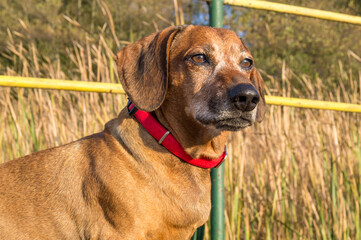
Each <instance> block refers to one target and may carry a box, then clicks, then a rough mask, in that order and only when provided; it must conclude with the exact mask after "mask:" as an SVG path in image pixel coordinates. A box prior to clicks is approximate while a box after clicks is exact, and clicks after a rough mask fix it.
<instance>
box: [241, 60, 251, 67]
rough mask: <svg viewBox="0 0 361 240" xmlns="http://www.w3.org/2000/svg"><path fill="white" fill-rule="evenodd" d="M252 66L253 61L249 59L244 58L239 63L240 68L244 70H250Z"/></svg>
mask: <svg viewBox="0 0 361 240" xmlns="http://www.w3.org/2000/svg"><path fill="white" fill-rule="evenodd" d="M252 65H253V61H252V60H251V59H249V58H245V59H243V60H242V62H241V67H242V68H245V69H249V68H251V67H252Z"/></svg>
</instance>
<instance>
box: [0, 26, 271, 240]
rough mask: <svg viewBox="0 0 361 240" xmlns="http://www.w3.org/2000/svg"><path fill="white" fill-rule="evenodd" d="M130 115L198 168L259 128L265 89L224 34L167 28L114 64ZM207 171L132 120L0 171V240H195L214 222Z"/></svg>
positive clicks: (242, 49) (124, 117) (248, 59)
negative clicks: (133, 110)
mask: <svg viewBox="0 0 361 240" xmlns="http://www.w3.org/2000/svg"><path fill="white" fill-rule="evenodd" d="M117 63H118V70H119V76H120V80H121V82H122V85H123V87H124V89H125V91H126V92H127V94H128V96H129V98H130V99H131V100H132V102H133V103H134V105H135V106H136V107H137V108H138V109H141V110H144V111H148V112H152V115H153V116H155V118H156V119H157V120H158V121H159V122H160V123H161V124H162V125H163V126H164V127H165V128H167V129H168V130H169V131H170V132H171V134H172V135H173V136H174V137H175V138H176V139H177V140H178V141H179V143H180V144H181V145H182V146H183V148H184V150H185V151H186V152H187V153H188V154H189V155H190V156H191V157H193V158H206V159H213V158H218V157H219V156H220V155H221V154H222V153H223V151H224V146H225V144H226V139H227V135H228V133H229V131H237V130H240V129H242V128H244V127H247V126H249V125H251V124H252V123H253V122H254V121H256V120H257V121H261V120H262V118H263V115H264V109H265V101H264V96H263V81H262V78H261V76H260V75H259V73H258V72H257V70H256V68H255V67H254V64H253V59H252V56H251V54H250V52H249V50H248V49H247V47H246V46H245V45H244V44H243V43H242V41H241V40H240V39H239V38H238V37H237V36H236V34H234V33H233V32H231V31H229V30H225V29H218V28H210V27H201V26H181V27H169V28H166V29H164V30H163V31H161V32H158V33H155V34H152V35H150V36H148V37H145V38H143V39H142V40H140V41H138V42H136V43H134V44H132V45H129V46H127V47H125V48H123V49H122V50H121V51H120V52H119V53H118V54H117ZM209 173H210V170H209V169H203V168H199V167H196V166H192V165H190V164H188V163H186V162H184V161H182V160H180V159H179V158H177V157H176V156H174V155H173V154H172V153H170V152H169V151H168V150H167V149H165V148H164V147H163V146H162V145H159V144H158V142H157V141H156V140H155V139H154V138H153V137H152V136H151V135H149V133H148V132H147V131H146V130H145V129H144V128H143V126H141V125H140V124H139V122H138V121H137V120H135V119H134V117H131V116H129V115H128V111H127V109H123V111H122V112H121V113H120V114H119V116H118V118H115V119H113V120H111V121H109V122H108V123H107V124H106V125H105V130H104V131H103V132H101V133H98V134H95V135H92V136H89V137H85V138H83V139H80V140H78V141H75V142H72V143H69V144H67V145H64V146H60V147H55V148H52V149H48V150H45V151H41V152H38V153H34V154H31V155H28V156H25V157H22V158H19V159H16V160H13V161H10V162H7V163H5V164H3V165H1V166H0V239H21V240H23V239H122V240H124V239H134V240H139V239H156V240H159V239H171V240H175V239H189V238H190V237H191V236H192V234H193V233H194V231H195V229H196V228H197V227H199V226H201V225H202V224H204V223H205V222H206V221H207V219H208V216H209V212H210V208H211V201H210V187H211V186H210V185H211V184H210V174H209Z"/></svg>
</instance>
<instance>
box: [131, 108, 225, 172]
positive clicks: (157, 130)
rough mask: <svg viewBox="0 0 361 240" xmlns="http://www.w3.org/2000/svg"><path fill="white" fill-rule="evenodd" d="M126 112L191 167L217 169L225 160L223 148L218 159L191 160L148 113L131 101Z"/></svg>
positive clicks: (171, 136) (170, 135)
mask: <svg viewBox="0 0 361 240" xmlns="http://www.w3.org/2000/svg"><path fill="white" fill-rule="evenodd" d="M127 110H128V113H129V115H130V116H134V117H135V118H136V119H137V120H138V122H139V123H140V124H141V125H142V126H143V127H144V128H145V130H147V132H148V133H149V134H150V135H152V136H153V137H154V138H155V139H156V140H157V141H158V143H159V144H161V145H163V146H164V147H165V148H166V149H168V151H170V152H171V153H173V154H174V155H175V156H177V157H178V158H180V159H182V160H183V161H185V162H187V163H189V164H191V165H194V166H197V167H200V168H217V167H219V166H220V165H221V164H222V163H223V161H224V160H225V159H226V158H227V149H226V146H225V148H224V152H223V154H222V155H221V156H220V157H219V158H218V159H206V158H204V159H203V158H198V159H193V158H192V157H191V156H189V155H188V154H187V153H186V152H185V151H184V149H183V147H182V146H181V145H180V143H179V142H178V141H177V140H176V139H175V138H174V137H173V135H172V134H171V133H170V132H169V131H168V130H167V129H165V128H164V127H163V126H162V125H161V124H160V123H159V122H158V121H157V120H156V119H155V118H154V117H153V116H152V115H151V114H150V113H149V112H144V111H141V110H138V109H137V108H136V107H135V106H134V104H133V103H132V102H131V101H129V102H128V105H127Z"/></svg>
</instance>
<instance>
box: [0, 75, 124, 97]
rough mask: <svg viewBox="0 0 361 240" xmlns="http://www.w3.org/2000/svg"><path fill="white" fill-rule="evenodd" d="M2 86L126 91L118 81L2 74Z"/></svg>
mask: <svg viewBox="0 0 361 240" xmlns="http://www.w3.org/2000/svg"><path fill="white" fill-rule="evenodd" d="M0 86H5V87H23V88H45V89H55V90H72V91H81V92H102V93H124V90H123V88H122V86H121V85H120V84H116V83H102V82H85V81H72V80H56V79H49V78H31V77H14V76H0Z"/></svg>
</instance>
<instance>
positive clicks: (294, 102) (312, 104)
mask: <svg viewBox="0 0 361 240" xmlns="http://www.w3.org/2000/svg"><path fill="white" fill-rule="evenodd" d="M0 86H4V87H23V88H43V89H55V90H71V91H82V92H102V93H122V94H124V93H125V92H124V90H123V88H122V87H121V85H120V84H116V83H100V82H84V81H71V80H56V79H48V78H28V77H13V76H0ZM266 102H267V104H271V105H282V106H290V107H300V108H315V109H324V110H335V111H344V112H359V113H361V105H358V104H350V103H339V102H327V101H318V100H310V99H302V98H287V97H276V96H266Z"/></svg>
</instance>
